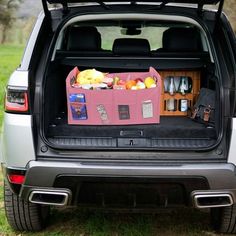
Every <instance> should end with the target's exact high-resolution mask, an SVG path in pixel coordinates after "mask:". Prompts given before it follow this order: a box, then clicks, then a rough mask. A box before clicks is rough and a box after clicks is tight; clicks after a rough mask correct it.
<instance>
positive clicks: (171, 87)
mask: <svg viewBox="0 0 236 236" xmlns="http://www.w3.org/2000/svg"><path fill="white" fill-rule="evenodd" d="M168 92H169V94H170V95H174V94H175V92H176V89H175V83H174V78H173V77H171V78H170V83H169V89H168Z"/></svg>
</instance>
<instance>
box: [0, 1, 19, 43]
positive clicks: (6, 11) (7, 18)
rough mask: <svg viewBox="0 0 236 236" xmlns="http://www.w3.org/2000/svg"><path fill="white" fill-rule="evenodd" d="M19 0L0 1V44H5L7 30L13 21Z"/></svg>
mask: <svg viewBox="0 0 236 236" xmlns="http://www.w3.org/2000/svg"><path fill="white" fill-rule="evenodd" d="M20 2H21V0H0V12H1V14H0V25H1V28H2V38H1V41H0V43H1V44H3V43H5V42H6V36H7V30H8V29H10V27H11V25H12V23H13V20H14V13H15V11H16V9H17V8H18V7H19V3H20Z"/></svg>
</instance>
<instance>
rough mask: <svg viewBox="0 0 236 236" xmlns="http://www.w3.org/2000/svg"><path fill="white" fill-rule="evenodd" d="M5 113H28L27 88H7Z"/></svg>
mask: <svg viewBox="0 0 236 236" xmlns="http://www.w3.org/2000/svg"><path fill="white" fill-rule="evenodd" d="M5 111H6V112H15V113H28V111H29V99H28V91H27V88H24V87H13V86H8V87H7V91H6V97H5Z"/></svg>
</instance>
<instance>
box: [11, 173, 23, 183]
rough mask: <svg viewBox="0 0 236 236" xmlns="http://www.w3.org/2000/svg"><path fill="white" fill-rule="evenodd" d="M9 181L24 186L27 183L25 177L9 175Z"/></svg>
mask: <svg viewBox="0 0 236 236" xmlns="http://www.w3.org/2000/svg"><path fill="white" fill-rule="evenodd" d="M8 180H9V182H10V183H12V184H23V183H24V181H25V176H24V175H16V174H9V175H8Z"/></svg>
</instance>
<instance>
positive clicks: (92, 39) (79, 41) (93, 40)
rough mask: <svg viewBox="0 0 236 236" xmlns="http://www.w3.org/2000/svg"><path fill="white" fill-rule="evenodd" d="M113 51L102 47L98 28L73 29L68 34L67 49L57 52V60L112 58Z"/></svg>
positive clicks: (83, 27)
mask: <svg viewBox="0 0 236 236" xmlns="http://www.w3.org/2000/svg"><path fill="white" fill-rule="evenodd" d="M111 55H112V53H111V51H107V50H103V49H102V47H101V34H100V33H99V32H98V30H97V28H96V27H93V26H80V27H71V29H69V31H68V34H67V39H66V42H65V49H63V50H57V52H56V57H57V58H65V57H86V56H95V57H98V56H111Z"/></svg>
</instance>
